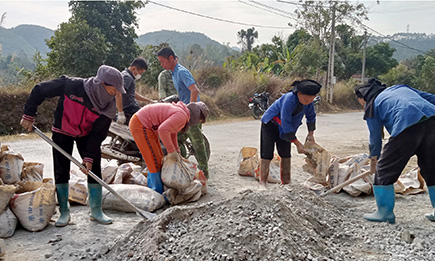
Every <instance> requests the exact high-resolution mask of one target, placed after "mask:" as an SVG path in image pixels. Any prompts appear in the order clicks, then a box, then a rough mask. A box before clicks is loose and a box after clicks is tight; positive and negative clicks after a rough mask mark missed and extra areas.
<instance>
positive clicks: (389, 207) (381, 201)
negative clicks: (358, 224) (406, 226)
mask: <svg viewBox="0 0 435 261" xmlns="http://www.w3.org/2000/svg"><path fill="white" fill-rule="evenodd" d="M373 192H374V194H375V199H376V204H377V205H378V210H376V212H374V213H371V214H364V216H363V217H364V218H365V219H367V220H368V221H373V222H388V223H390V224H394V223H395V222H396V216H395V215H394V212H393V209H394V196H395V192H394V185H386V186H379V185H373Z"/></svg>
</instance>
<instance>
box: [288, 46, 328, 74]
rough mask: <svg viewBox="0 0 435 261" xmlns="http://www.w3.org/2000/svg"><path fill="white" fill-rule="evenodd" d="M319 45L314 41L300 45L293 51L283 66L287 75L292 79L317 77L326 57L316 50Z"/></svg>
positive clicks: (323, 53)
mask: <svg viewBox="0 0 435 261" xmlns="http://www.w3.org/2000/svg"><path fill="white" fill-rule="evenodd" d="M318 46H319V43H318V42H316V41H315V40H314V39H313V40H312V41H308V42H306V43H301V44H298V45H297V46H296V48H294V49H293V51H292V52H291V54H290V58H289V59H288V60H289V61H288V63H286V65H285V68H284V70H285V72H286V74H287V75H291V76H294V77H302V78H306V77H312V76H314V75H315V78H317V76H318V72H319V69H320V68H321V67H322V65H323V64H325V60H326V55H325V52H323V51H322V50H321V49H319V48H318Z"/></svg>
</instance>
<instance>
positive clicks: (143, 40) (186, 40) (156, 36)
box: [0, 25, 237, 65]
mask: <svg viewBox="0 0 435 261" xmlns="http://www.w3.org/2000/svg"><path fill="white" fill-rule="evenodd" d="M53 35H54V31H53V30H51V29H48V28H45V27H42V26H38V25H19V26H17V27H14V28H11V29H6V28H2V27H0V44H1V57H6V56H8V55H10V54H13V53H14V54H15V55H16V56H19V57H21V58H23V59H29V60H31V59H32V57H33V55H34V54H35V52H36V51H37V50H38V51H39V52H41V55H42V56H43V57H45V56H46V54H47V52H49V51H50V49H49V48H48V47H47V45H46V43H45V39H49V38H50V37H52V36H53ZM136 42H137V43H138V44H139V45H141V46H146V45H148V44H151V45H158V44H160V43H163V42H167V43H169V44H170V46H171V47H172V48H173V49H174V51H175V52H176V53H177V54H178V55H179V56H180V57H181V56H183V55H188V54H189V52H190V49H191V46H192V45H193V44H198V45H199V46H201V48H202V49H203V50H204V53H205V55H206V57H205V58H207V59H209V60H212V61H214V63H215V64H217V65H220V64H222V63H223V61H224V59H225V57H226V56H229V55H232V54H233V53H234V52H237V51H235V50H233V49H231V48H229V47H228V46H225V45H223V44H220V43H219V42H217V41H215V40H212V39H210V38H209V37H208V36H206V35H205V34H203V33H197V32H183V33H182V32H177V31H168V30H162V31H158V32H152V33H146V34H144V35H140V36H139V37H138V39H137V40H136Z"/></svg>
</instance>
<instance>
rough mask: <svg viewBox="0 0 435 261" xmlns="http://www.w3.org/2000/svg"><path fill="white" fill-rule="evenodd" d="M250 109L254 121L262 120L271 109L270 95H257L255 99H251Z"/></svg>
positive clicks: (263, 93)
mask: <svg viewBox="0 0 435 261" xmlns="http://www.w3.org/2000/svg"><path fill="white" fill-rule="evenodd" d="M248 107H249V109H250V110H251V111H252V116H253V117H254V119H256V120H258V119H260V117H261V115H263V113H264V112H265V111H266V110H267V108H269V93H268V92H262V93H260V94H258V93H256V94H255V95H254V97H252V98H249V104H248Z"/></svg>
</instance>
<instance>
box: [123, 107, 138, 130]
mask: <svg viewBox="0 0 435 261" xmlns="http://www.w3.org/2000/svg"><path fill="white" fill-rule="evenodd" d="M138 110H140V107H138V106H135V105H133V106H130V107H128V108H125V109H124V115H125V125H127V126H128V123H129V122H130V120H131V117H133V115H134V114H135V113H136V112H137V111H138Z"/></svg>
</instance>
